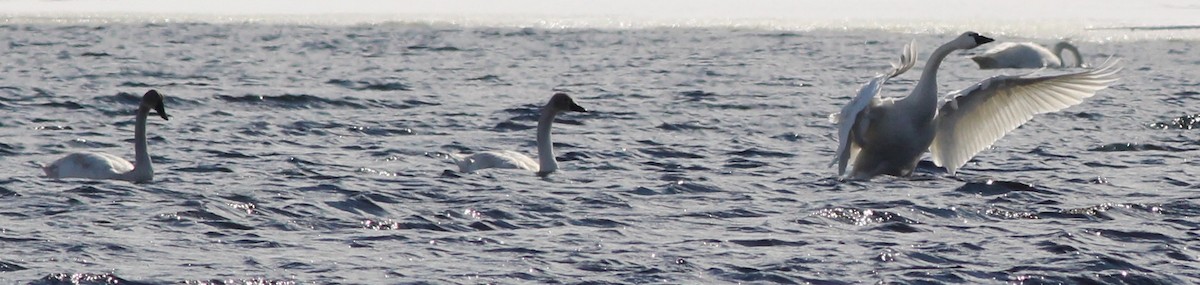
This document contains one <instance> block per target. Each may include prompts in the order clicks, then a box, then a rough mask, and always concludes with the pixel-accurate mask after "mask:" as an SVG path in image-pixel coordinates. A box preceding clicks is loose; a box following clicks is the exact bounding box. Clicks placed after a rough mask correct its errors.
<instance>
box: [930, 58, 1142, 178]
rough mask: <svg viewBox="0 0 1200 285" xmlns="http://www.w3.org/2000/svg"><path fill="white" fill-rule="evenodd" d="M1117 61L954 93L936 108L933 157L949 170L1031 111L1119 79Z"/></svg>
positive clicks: (1066, 103)
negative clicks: (1085, 68) (1074, 71)
mask: <svg viewBox="0 0 1200 285" xmlns="http://www.w3.org/2000/svg"><path fill="white" fill-rule="evenodd" d="M1117 62H1118V61H1116V60H1113V61H1108V62H1105V63H1104V64H1102V65H1101V66H1099V67H1097V68H1095V69H1090V70H1086V71H1081V72H1076V73H1068V74H1061V75H1052V76H1041V77H1032V76H1028V75H1024V76H1005V75H1001V76H995V77H992V78H988V79H986V80H983V81H981V82H979V83H977V84H975V85H974V86H971V87H969V88H967V89H964V90H961V91H958V92H956V93H955V94H952V95H954V96H953V97H952V98H951V99H950V100H949V101H948V102H946V103H944V104H942V106H941V108H939V109H938V114H937V118H936V119H934V124H935V125H936V130H935V131H936V135H935V136H934V139H933V144H932V145H930V147H929V151H930V152H931V153H932V155H933V162H934V163H935V164H937V165H939V166H943V167H946V169H947V170H948V171H949V172H950V174H954V172H955V171H956V170H958V168H959V167H962V165H963V164H965V163H966V162H967V161H968V160H971V158H972V157H974V156H975V154H977V153H979V152H980V151H982V150H983V149H985V148H988V147H990V146H991V145H992V144H993V143H995V142H996V141H997V140H999V139H1000V138H1001V137H1003V136H1004V135H1005V134H1007V133H1008V132H1010V131H1012V130H1014V129H1016V128H1017V127H1020V126H1021V125H1022V124H1024V123H1025V122H1028V121H1029V120H1030V119H1032V118H1033V115H1036V114H1041V113H1048V112H1054V111H1058V110H1062V109H1066V108H1067V107H1070V106H1074V105H1076V104H1079V103H1080V102H1083V99H1084V98H1088V97H1092V96H1093V95H1096V91H1099V90H1101V89H1104V88H1108V86H1109V84H1111V83H1113V82H1114V81H1116V80H1117V79H1118V77H1117V72H1118V71H1120V70H1121V68H1120V67H1119V66H1118V65H1117Z"/></svg>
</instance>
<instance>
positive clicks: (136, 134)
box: [129, 109, 154, 181]
mask: <svg viewBox="0 0 1200 285" xmlns="http://www.w3.org/2000/svg"><path fill="white" fill-rule="evenodd" d="M149 113H150V110H148V109H146V110H138V114H137V120H136V122H135V125H134V127H133V155H134V161H133V170H132V171H130V172H129V175H130V176H131V177H130V178H131V179H129V180H132V181H148V180H150V179H151V178H152V177H153V175H154V167H153V166H152V165H151V163H150V152H149V150H148V149H147V147H146V117H147V116H148V115H149Z"/></svg>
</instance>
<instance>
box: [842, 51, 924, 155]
mask: <svg viewBox="0 0 1200 285" xmlns="http://www.w3.org/2000/svg"><path fill="white" fill-rule="evenodd" d="M916 64H917V47H916V41H912V42H910V43H908V44H907V45H905V46H904V52H903V53H901V54H900V61H899V62H893V63H892V69H891V70H890V71H888V72H887V73H884V74H880V75H879V76H875V78H872V79H871V81H868V82H867V83H866V84H863V86H862V87H859V88H858V95H855V96H854V99H851V100H850V103H847V104H846V106H845V107H842V111H841V112H838V113H834V114H831V115H829V121H830V122H833V123H834V124H837V127H838V149H837V153H836V154H837V156H835V157H834V158H833V161H830V162H829V166H833V164H835V163H836V164H837V165H838V176H839V177H841V176H842V175H843V174H845V173H846V165H847V164H848V162H849V161H850V158H851V157H852V156H854V154H855V153H857V152H858V151H857V150H858V148H859V147H858V146H857V145H854V143H853V141H854V139H853V138H852V137H851V135H852V133H853V129H854V128H856V125H857V128H863V129H865V128H867V127H868V125H867V124H868V122H867V120H866V118H867V116H866V115H867V113H868V111H869V108H868V107H870V106H871V105H874V103H875V102H877V101H878V100H879V98H878V95H879V91H880V90H881V89H882V88H883V84H884V83H886V82H887V80H888V79H890V78H892V77H896V76H898V75H900V74H903V73H904V72H905V71H908V70H909V69H911V68H912V67H913V66H914V65H916Z"/></svg>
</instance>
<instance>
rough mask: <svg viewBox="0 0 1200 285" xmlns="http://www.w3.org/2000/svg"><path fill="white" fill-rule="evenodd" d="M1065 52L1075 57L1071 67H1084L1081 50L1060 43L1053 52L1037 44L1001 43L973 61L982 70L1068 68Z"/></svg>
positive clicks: (975, 57) (1065, 43)
mask: <svg viewBox="0 0 1200 285" xmlns="http://www.w3.org/2000/svg"><path fill="white" fill-rule="evenodd" d="M1063 50H1069V51H1071V54H1074V55H1075V64H1074V65H1072V66H1070V67H1082V66H1083V56H1082V55H1080V54H1079V49H1078V48H1075V45H1072V44H1071V43H1068V42H1058V44H1056V45H1054V50H1053V51H1051V50H1049V49H1046V48H1045V47H1042V46H1041V45H1038V44H1036V43H1029V42H1025V43H1014V42H1006V43H1000V44H997V45H996V46H995V47H992V48H990V49H988V50H987V51H985V52H983V53H982V54H979V55H976V56H972V57H971V60H973V61H975V63H976V64H978V65H979V68H980V69H996V68H1043V67H1068V66H1066V62H1065V61H1064V60H1063V57H1062V52H1063Z"/></svg>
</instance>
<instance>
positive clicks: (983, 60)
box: [971, 56, 998, 69]
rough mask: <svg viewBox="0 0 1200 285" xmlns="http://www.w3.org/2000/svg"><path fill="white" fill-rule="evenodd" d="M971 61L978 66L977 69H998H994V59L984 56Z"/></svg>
mask: <svg viewBox="0 0 1200 285" xmlns="http://www.w3.org/2000/svg"><path fill="white" fill-rule="evenodd" d="M971 61H974V62H975V64H977V65H979V69H993V68H998V67H996V65H997V64H996V59H994V58H990V57H986V56H974V57H971Z"/></svg>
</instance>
